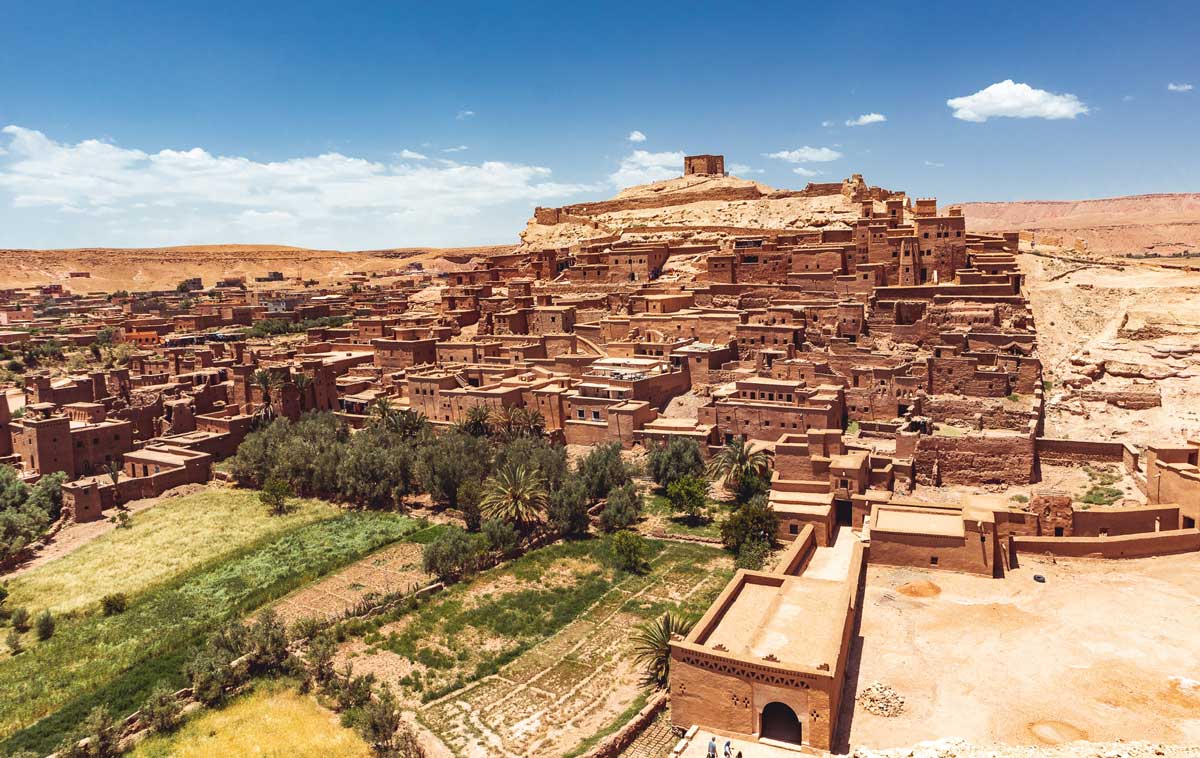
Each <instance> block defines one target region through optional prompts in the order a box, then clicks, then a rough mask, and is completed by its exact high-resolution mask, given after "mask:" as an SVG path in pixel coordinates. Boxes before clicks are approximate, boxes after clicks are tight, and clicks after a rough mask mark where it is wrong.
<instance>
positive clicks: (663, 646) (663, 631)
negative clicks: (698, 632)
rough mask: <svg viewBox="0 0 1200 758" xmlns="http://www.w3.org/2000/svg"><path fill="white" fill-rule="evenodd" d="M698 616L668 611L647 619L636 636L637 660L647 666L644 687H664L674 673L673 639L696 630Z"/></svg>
mask: <svg viewBox="0 0 1200 758" xmlns="http://www.w3.org/2000/svg"><path fill="white" fill-rule="evenodd" d="M695 623H696V622H695V620H694V619H688V618H684V617H682V616H676V615H675V614H673V613H671V612H670V611H667V612H666V613H664V614H663V615H662V618H660V619H658V620H657V621H647V622H646V623H644V624H642V625H641V626H639V627H638V630H637V632H635V633H634V635H633V650H634V660H635V661H637V662H638V663H640V664H641V665H642V666H644V667H645V673H643V674H642V685H643V686H654V687H655V688H659V689H661V688H662V687H666V686H667V680H668V679H669V678H670V674H671V640H672V639H673V638H674V637H675V636H676V635H679V636H681V637H682V636H684V635H686V634H687V633H688V632H690V631H691V630H692V626H693V625H694V624H695Z"/></svg>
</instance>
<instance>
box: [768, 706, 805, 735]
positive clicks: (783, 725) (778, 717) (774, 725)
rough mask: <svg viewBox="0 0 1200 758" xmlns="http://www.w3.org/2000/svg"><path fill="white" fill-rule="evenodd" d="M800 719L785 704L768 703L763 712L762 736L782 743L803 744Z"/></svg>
mask: <svg viewBox="0 0 1200 758" xmlns="http://www.w3.org/2000/svg"><path fill="white" fill-rule="evenodd" d="M801 731H802V730H801V728H800V719H798V718H796V712H795V711H793V710H792V709H791V708H790V707H789V706H787V705H784V704H783V703H767V707H766V708H763V712H762V732H761V733H762V736H763V737H766V738H767V739H771V740H779V741H780V742H791V743H794V744H796V745H799V744H801V736H802V735H801Z"/></svg>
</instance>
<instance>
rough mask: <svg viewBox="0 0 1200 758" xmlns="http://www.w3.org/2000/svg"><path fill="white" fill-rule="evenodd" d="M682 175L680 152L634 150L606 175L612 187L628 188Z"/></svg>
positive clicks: (681, 155)
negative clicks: (615, 168) (614, 169)
mask: <svg viewBox="0 0 1200 758" xmlns="http://www.w3.org/2000/svg"><path fill="white" fill-rule="evenodd" d="M682 173H683V151H682V150H679V151H676V152H662V153H651V152H649V151H647V150H634V151H633V152H632V153H630V154H629V155H627V156H625V157H624V158H622V159H621V165H620V166H619V167H618V168H617V170H616V171H614V172H613V173H611V174H609V175H608V179H609V181H610V182H612V184H613V186H614V187H630V186H633V185H635V184H649V183H650V182H658V181H662V180H663V179H673V178H674V177H676V176H679V175H680V174H682Z"/></svg>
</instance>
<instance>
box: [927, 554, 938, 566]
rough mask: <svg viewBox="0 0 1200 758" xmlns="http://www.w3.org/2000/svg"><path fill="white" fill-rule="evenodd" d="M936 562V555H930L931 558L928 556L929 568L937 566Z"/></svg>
mask: <svg viewBox="0 0 1200 758" xmlns="http://www.w3.org/2000/svg"><path fill="white" fill-rule="evenodd" d="M937 561H938V559H937V556H936V555H931V556H929V565H930V566H936V565H938V564H937Z"/></svg>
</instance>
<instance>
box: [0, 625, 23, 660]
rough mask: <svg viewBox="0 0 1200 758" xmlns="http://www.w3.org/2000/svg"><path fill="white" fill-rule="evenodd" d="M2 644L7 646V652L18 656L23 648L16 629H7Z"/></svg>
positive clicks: (19, 634)
mask: <svg viewBox="0 0 1200 758" xmlns="http://www.w3.org/2000/svg"><path fill="white" fill-rule="evenodd" d="M4 643H5V644H6V645H8V652H10V653H12V654H13V655H20V654H21V651H22V650H24V649H25V648H23V647H21V633H20V632H18V631H17V630H16V629H9V630H8V636H7V637H5V638H4Z"/></svg>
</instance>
